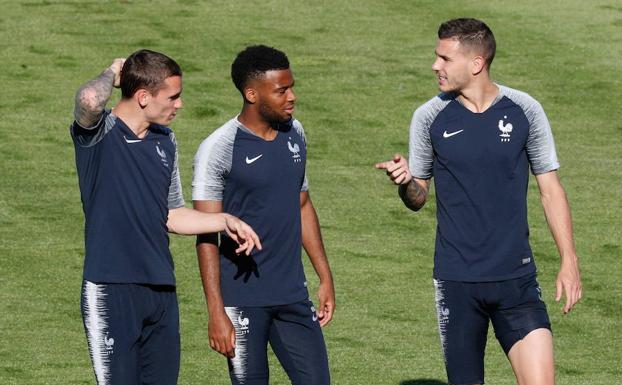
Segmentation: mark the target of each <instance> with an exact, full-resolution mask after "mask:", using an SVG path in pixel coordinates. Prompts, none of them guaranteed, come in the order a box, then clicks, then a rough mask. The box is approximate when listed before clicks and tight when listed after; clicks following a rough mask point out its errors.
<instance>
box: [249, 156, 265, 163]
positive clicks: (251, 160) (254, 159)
mask: <svg viewBox="0 0 622 385" xmlns="http://www.w3.org/2000/svg"><path fill="white" fill-rule="evenodd" d="M262 156H263V154H259V155H257V156H256V157H254V158H253V159H248V156H247V157H246V164H251V163H253V162H254V161H256V160H257V159H259V158H261V157H262Z"/></svg>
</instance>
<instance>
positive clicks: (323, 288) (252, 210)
mask: <svg viewBox="0 0 622 385" xmlns="http://www.w3.org/2000/svg"><path fill="white" fill-rule="evenodd" d="M231 77H232V79H233V83H234V84H235V86H236V87H237V89H238V90H239V91H240V93H241V94H242V98H243V106H242V111H241V112H240V114H239V115H238V116H237V117H235V118H233V119H231V120H229V121H228V122H227V123H225V124H224V125H223V126H222V127H220V128H218V129H217V130H216V131H214V132H213V133H212V134H211V135H210V136H209V137H208V138H207V139H206V140H205V141H203V143H202V144H201V146H200V147H199V150H198V151H197V154H196V156H195V160H194V179H193V183H192V186H193V191H192V199H193V201H194V207H195V208H196V209H198V210H201V211H205V212H221V211H223V210H224V211H226V212H230V213H233V214H235V215H237V216H239V217H240V218H242V219H244V220H245V221H247V222H248V223H249V224H250V225H252V226H253V228H254V229H255V230H256V231H257V233H258V234H259V236H260V237H261V239H263V240H264V242H263V246H264V247H263V250H261V251H256V252H254V253H253V254H251V255H250V256H249V255H241V256H238V255H236V253H234V250H233V247H232V242H231V240H230V239H229V237H227V236H221V237H220V243H219V245H218V239H217V237H215V236H214V235H213V234H212V235H211V236H204V237H199V239H198V242H197V253H198V259H199V266H200V270H201V276H202V280H203V286H204V290H205V295H206V299H207V305H208V311H209V325H208V333H209V341H210V346H211V347H212V349H214V350H216V351H218V352H220V353H222V354H223V355H225V356H227V357H228V362H229V373H230V377H231V382H232V383H233V384H247V385H251V384H252V385H255V384H264V385H265V384H268V362H267V352H266V350H267V344H268V342H269V343H270V345H271V347H272V350H273V351H274V353H275V354H276V356H277V357H278V359H279V361H280V362H281V364H282V366H283V368H284V369H285V371H286V372H287V375H288V376H289V378H290V380H291V381H292V383H293V384H296V385H305V384H308V385H310V384H314V385H320V384H328V383H329V382H330V378H329V370H328V360H327V354H326V347H325V344H324V338H323V336H322V331H321V328H320V327H321V326H324V325H326V324H327V323H328V322H329V321H330V320H331V319H332V317H333V311H334V308H335V291H334V287H333V279H332V275H331V271H330V268H329V264H328V261H327V259H326V254H325V251H324V246H323V243H322V238H321V235H320V227H319V222H318V218H317V215H316V212H315V209H314V207H313V204H312V203H311V198H310V197H309V192H308V184H307V178H306V176H305V163H306V158H307V151H306V144H305V136H304V131H303V128H302V125H301V124H300V122H299V121H297V120H295V119H294V118H293V117H292V114H293V113H294V103H295V101H296V96H295V95H294V91H293V87H294V78H293V75H292V72H291V70H290V68H289V61H288V59H287V56H286V55H285V54H284V53H283V52H281V51H279V50H276V49H274V48H270V47H266V46H263V45H258V46H251V47H247V48H246V49H245V50H243V51H242V52H240V53H239V54H238V56H237V57H236V59H235V61H234V62H233V64H232V66H231ZM301 244H302V246H304V248H305V250H306V251H307V254H308V255H309V258H310V260H311V263H312V264H313V267H314V268H315V271H316V273H317V274H318V276H319V279H320V285H319V293H318V297H319V308H318V309H317V310H316V309H315V308H314V306H313V303H312V302H311V299H310V298H309V293H308V291H307V283H306V280H305V274H304V271H303V266H302V262H301Z"/></svg>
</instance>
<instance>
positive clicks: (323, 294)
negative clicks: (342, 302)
mask: <svg viewBox="0 0 622 385" xmlns="http://www.w3.org/2000/svg"><path fill="white" fill-rule="evenodd" d="M318 298H319V300H320V303H319V305H320V306H319V308H318V309H317V317H318V319H319V321H320V326H321V327H324V326H325V325H327V324H328V323H329V322H330V321H331V320H332V319H333V313H334V312H335V288H334V286H333V283H332V282H322V283H320V286H319V288H318Z"/></svg>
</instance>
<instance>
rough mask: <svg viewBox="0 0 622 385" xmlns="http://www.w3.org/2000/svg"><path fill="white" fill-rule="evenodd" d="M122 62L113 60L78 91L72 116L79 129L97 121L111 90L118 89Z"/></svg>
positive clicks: (90, 125)
mask: <svg viewBox="0 0 622 385" xmlns="http://www.w3.org/2000/svg"><path fill="white" fill-rule="evenodd" d="M124 62H125V59H114V61H113V62H112V64H111V65H110V67H108V68H106V69H105V70H104V72H102V73H101V74H100V75H99V76H98V77H96V78H95V79H92V80H89V81H88V82H86V83H85V84H84V85H82V87H80V88H79V89H78V91H77V92H76V102H75V107H74V110H73V115H74V117H75V119H76V122H78V124H79V125H80V127H83V128H89V127H92V126H93V125H94V124H95V123H97V122H98V121H99V118H100V117H101V115H102V113H103V111H104V107H106V103H107V102H108V99H110V95H112V88H113V87H119V83H120V79H121V68H123V63H124Z"/></svg>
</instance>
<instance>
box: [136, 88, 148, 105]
mask: <svg viewBox="0 0 622 385" xmlns="http://www.w3.org/2000/svg"><path fill="white" fill-rule="evenodd" d="M150 98H151V94H150V93H149V91H147V90H145V89H143V88H141V89H139V90H138V91H136V92H135V93H134V99H135V100H136V102H137V103H138V105H139V106H140V108H145V107H147V105H148V104H149V99H150Z"/></svg>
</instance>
